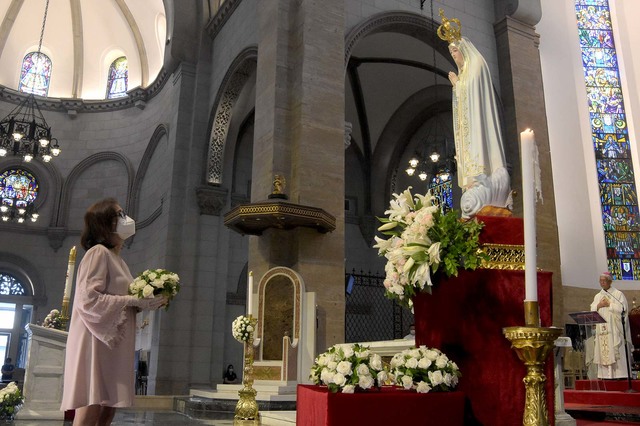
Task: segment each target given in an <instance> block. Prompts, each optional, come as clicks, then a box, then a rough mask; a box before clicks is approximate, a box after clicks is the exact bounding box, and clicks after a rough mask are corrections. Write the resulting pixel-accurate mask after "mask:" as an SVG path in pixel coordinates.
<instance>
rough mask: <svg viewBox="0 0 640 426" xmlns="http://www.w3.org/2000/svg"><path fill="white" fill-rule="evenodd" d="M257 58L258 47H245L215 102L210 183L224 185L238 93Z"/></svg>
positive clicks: (208, 177) (212, 124) (209, 163)
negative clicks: (230, 131)
mask: <svg viewBox="0 0 640 426" xmlns="http://www.w3.org/2000/svg"><path fill="white" fill-rule="evenodd" d="M257 57H258V49H257V47H255V46H252V47H248V48H246V49H245V50H243V51H242V52H241V53H240V54H239V55H238V56H237V57H236V59H235V60H234V61H233V62H232V63H231V65H230V66H229V69H228V71H227V73H226V75H225V76H224V79H223V80H222V84H221V85H220V91H219V92H218V95H217V96H216V100H215V102H214V104H213V108H212V114H211V120H210V123H209V128H210V131H209V144H208V154H207V169H206V173H207V175H206V179H205V181H206V182H207V183H208V184H213V185H220V184H221V183H222V170H223V154H224V145H225V142H226V140H227V134H228V131H229V123H230V122H231V115H232V112H233V106H234V104H235V102H236V101H237V100H238V96H239V95H240V92H241V91H242V88H243V87H244V85H245V83H246V82H247V79H248V78H249V76H250V75H251V74H253V72H254V71H255V69H256V66H257V61H256V59H257ZM213 111H215V113H213Z"/></svg>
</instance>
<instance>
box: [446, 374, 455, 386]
mask: <svg viewBox="0 0 640 426" xmlns="http://www.w3.org/2000/svg"><path fill="white" fill-rule="evenodd" d="M452 380H453V376H452V375H451V374H450V373H445V374H444V384H445V385H447V386H449V387H450V386H451V382H452Z"/></svg>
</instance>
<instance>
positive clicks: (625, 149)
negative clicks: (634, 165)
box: [593, 132, 631, 158]
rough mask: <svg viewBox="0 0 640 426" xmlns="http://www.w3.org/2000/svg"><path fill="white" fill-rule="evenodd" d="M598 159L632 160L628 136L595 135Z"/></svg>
mask: <svg viewBox="0 0 640 426" xmlns="http://www.w3.org/2000/svg"><path fill="white" fill-rule="evenodd" d="M593 143H594V145H595V149H596V158H631V154H630V152H629V143H628V142H627V136H626V135H624V134H623V135H616V134H611V133H603V132H595V133H593Z"/></svg>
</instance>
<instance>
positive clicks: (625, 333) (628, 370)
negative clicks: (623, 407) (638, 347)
mask: <svg viewBox="0 0 640 426" xmlns="http://www.w3.org/2000/svg"><path fill="white" fill-rule="evenodd" d="M603 290H604V289H603ZM604 292H605V293H607V294H608V295H610V296H611V297H613V298H614V299H615V300H616V301H617V302H618V303H619V304H620V305H621V306H622V313H621V314H620V319H621V320H622V338H623V342H624V355H625V358H626V361H627V382H628V385H629V388H628V389H627V390H626V392H628V393H630V392H636V391H635V390H633V385H632V384H631V363H630V362H629V344H628V343H627V326H626V324H625V321H624V314H625V307H624V303H622V301H621V300H620V299H618V298H617V297H615V296H614V295H613V294H612V293H609V291H608V290H604Z"/></svg>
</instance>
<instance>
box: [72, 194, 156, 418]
mask: <svg viewBox="0 0 640 426" xmlns="http://www.w3.org/2000/svg"><path fill="white" fill-rule="evenodd" d="M134 233H135V222H134V220H133V219H131V218H130V217H128V216H127V215H126V214H124V211H123V210H122V208H121V207H120V206H119V205H118V202H117V201H116V200H115V199H113V198H107V199H104V200H102V201H98V202H97V203H95V204H94V205H92V206H91V207H89V209H88V210H87V212H86V213H85V216H84V230H83V231H82V235H81V237H80V244H81V245H82V247H83V248H84V249H85V250H87V252H86V254H85V255H84V258H83V259H82V261H81V262H80V266H79V267H78V276H77V286H76V290H75V296H74V299H73V311H72V315H71V323H70V326H69V337H68V339H67V351H66V359H65V369H64V392H63V397H62V407H61V409H62V410H71V409H75V410H76V413H75V419H74V422H73V424H74V425H83V426H87V425H91V426H93V425H109V424H111V421H112V420H113V417H114V415H115V412H116V408H117V407H130V406H131V405H133V396H134V351H135V325H136V321H135V318H136V313H137V312H138V311H139V310H152V309H158V308H159V307H161V306H162V305H164V304H165V303H166V301H167V300H166V298H164V297H154V298H148V299H140V298H138V297H137V296H130V295H129V294H128V289H129V284H130V283H131V282H132V281H133V277H132V276H131V272H129V268H128V267H127V265H126V263H125V262H124V260H122V258H121V257H120V250H121V249H122V244H123V243H124V240H126V239H127V238H129V237H131V236H132V235H133V234H134Z"/></svg>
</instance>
